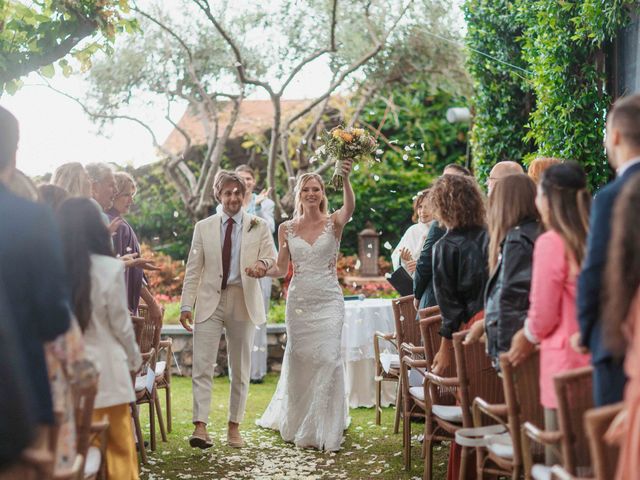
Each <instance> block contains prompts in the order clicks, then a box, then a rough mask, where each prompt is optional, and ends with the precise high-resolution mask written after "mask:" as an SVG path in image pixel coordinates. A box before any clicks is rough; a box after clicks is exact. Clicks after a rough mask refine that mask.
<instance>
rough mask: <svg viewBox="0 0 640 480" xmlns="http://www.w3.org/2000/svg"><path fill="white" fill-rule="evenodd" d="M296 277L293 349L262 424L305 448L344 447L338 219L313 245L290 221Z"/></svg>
mask: <svg viewBox="0 0 640 480" xmlns="http://www.w3.org/2000/svg"><path fill="white" fill-rule="evenodd" d="M287 243H288V245H289V252H290V254H291V260H292V262H293V278H292V280H291V284H290V286H289V293H288V297H287V307H286V325H287V347H286V349H285V353H284V361H283V363H282V372H281V374H280V380H279V381H278V387H277V388H276V392H275V394H274V396H273V398H272V399H271V402H270V403H269V406H268V407H267V410H266V411H265V412H264V414H263V415H262V418H260V419H259V420H258V421H257V422H256V423H257V424H258V425H259V426H261V427H265V428H271V429H274V430H278V431H280V435H282V438H283V440H285V441H286V442H292V443H294V444H295V445H296V446H299V447H314V448H317V449H320V450H329V451H335V450H339V449H340V444H341V443H342V439H343V432H344V430H345V429H346V428H347V426H348V424H349V410H348V406H347V399H346V393H345V380H344V364H343V361H342V347H341V339H342V325H343V323H344V299H343V296H342V289H341V288H340V284H339V283H338V276H337V272H336V260H337V258H338V250H339V246H340V242H339V240H338V239H336V236H335V229H334V225H333V220H332V219H331V218H329V220H328V221H327V224H326V226H325V228H324V230H323V232H322V233H321V234H320V236H319V237H318V238H317V240H316V241H315V242H314V243H313V245H310V244H309V243H308V242H306V241H305V240H303V239H302V238H301V237H299V236H297V235H295V234H294V231H293V223H292V222H288V224H287Z"/></svg>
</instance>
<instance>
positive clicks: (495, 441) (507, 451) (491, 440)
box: [487, 432, 513, 458]
mask: <svg viewBox="0 0 640 480" xmlns="http://www.w3.org/2000/svg"><path fill="white" fill-rule="evenodd" d="M487 449H488V450H489V451H490V452H491V453H493V454H494V455H495V456H497V457H500V458H513V443H512V442H511V435H510V434H509V433H508V432H506V433H503V434H502V435H491V436H490V437H488V438H487Z"/></svg>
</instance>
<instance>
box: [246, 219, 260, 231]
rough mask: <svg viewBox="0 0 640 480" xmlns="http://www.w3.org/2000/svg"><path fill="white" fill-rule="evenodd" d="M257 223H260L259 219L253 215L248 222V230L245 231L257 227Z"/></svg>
mask: <svg viewBox="0 0 640 480" xmlns="http://www.w3.org/2000/svg"><path fill="white" fill-rule="evenodd" d="M259 223H260V220H258V219H257V218H255V217H254V218H252V219H251V221H250V222H249V230H247V232H250V231H251V230H253V228H254V227H257V226H258V224H259Z"/></svg>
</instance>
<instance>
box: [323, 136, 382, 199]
mask: <svg viewBox="0 0 640 480" xmlns="http://www.w3.org/2000/svg"><path fill="white" fill-rule="evenodd" d="M322 140H323V145H321V146H320V148H318V149H317V150H316V155H318V156H319V157H321V158H330V159H333V160H335V162H336V165H335V170H334V172H333V178H332V179H331V183H332V184H333V186H334V187H335V188H342V185H343V179H342V176H343V174H342V161H343V160H346V159H351V160H353V161H354V162H358V161H360V160H371V159H372V155H373V153H374V152H375V151H376V148H377V146H378V144H377V142H376V140H375V138H373V137H372V136H371V134H370V133H369V132H368V131H366V130H365V129H363V128H351V127H349V128H344V127H342V126H338V127H335V128H333V129H331V131H329V132H324V133H323V135H322Z"/></svg>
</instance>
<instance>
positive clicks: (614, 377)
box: [573, 95, 640, 406]
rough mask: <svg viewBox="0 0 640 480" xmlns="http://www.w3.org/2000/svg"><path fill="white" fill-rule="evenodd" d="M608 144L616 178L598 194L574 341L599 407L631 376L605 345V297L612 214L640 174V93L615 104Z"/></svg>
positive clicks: (618, 397) (618, 395) (580, 285)
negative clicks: (586, 362)
mask: <svg viewBox="0 0 640 480" xmlns="http://www.w3.org/2000/svg"><path fill="white" fill-rule="evenodd" d="M605 146H606V150H607V156H608V157H609V163H610V164H611V166H612V167H613V168H615V169H616V179H615V180H614V181H613V182H611V183H610V184H609V185H607V186H605V187H603V188H602V189H601V190H600V191H599V192H598V194H597V195H596V196H595V198H594V201H593V208H592V209H591V221H590V225H591V230H590V232H589V239H588V241H587V255H586V257H585V261H584V265H583V266H582V273H581V274H580V278H579V279H578V321H579V322H580V335H579V336H576V338H574V339H573V343H574V344H577V343H579V344H580V346H582V347H584V348H588V349H589V351H590V352H591V359H592V363H593V369H594V370H593V396H594V397H593V400H594V403H595V404H596V405H598V406H601V405H607V404H610V403H615V402H619V401H620V400H622V392H623V390H624V384H625V381H626V377H625V374H624V369H623V366H622V363H621V361H620V360H619V359H616V358H614V357H613V356H612V355H611V354H610V352H609V350H608V349H607V348H606V346H605V345H604V342H603V341H602V334H601V309H600V296H601V292H602V289H603V285H602V283H603V282H602V275H603V271H604V268H605V266H606V255H607V247H608V244H609V235H610V230H611V212H612V210H613V205H614V203H615V201H616V198H617V196H618V194H619V193H620V191H621V190H622V187H623V186H624V185H625V183H627V182H628V181H629V180H630V179H631V178H632V177H633V175H634V174H635V173H637V172H640V95H632V96H630V97H625V98H622V99H620V100H618V101H616V103H615V105H614V106H613V109H612V110H611V112H610V113H609V116H608V118H607V135H606V141H605Z"/></svg>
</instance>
